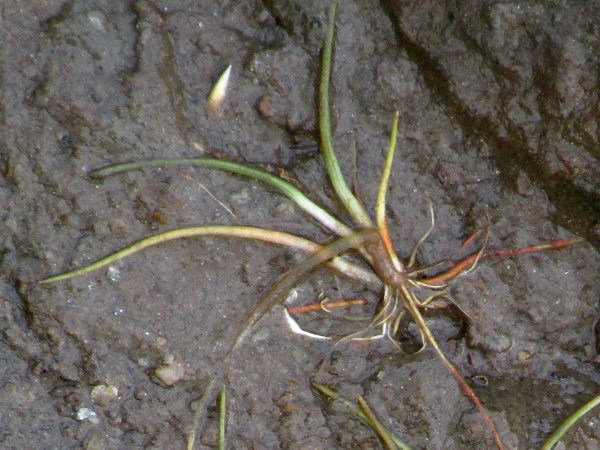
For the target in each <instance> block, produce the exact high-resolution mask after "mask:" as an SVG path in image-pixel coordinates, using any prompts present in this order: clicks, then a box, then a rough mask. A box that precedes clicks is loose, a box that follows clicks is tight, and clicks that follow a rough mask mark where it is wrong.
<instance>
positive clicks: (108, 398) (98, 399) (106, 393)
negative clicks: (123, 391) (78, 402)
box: [92, 384, 119, 406]
mask: <svg viewBox="0 0 600 450" xmlns="http://www.w3.org/2000/svg"><path fill="white" fill-rule="evenodd" d="M118 397H119V390H118V389H117V388H116V387H115V386H113V385H106V384H99V385H98V386H95V387H94V389H92V400H94V403H95V404H96V405H99V406H106V405H108V404H109V403H112V402H114V401H115V400H116V399H117V398H118Z"/></svg>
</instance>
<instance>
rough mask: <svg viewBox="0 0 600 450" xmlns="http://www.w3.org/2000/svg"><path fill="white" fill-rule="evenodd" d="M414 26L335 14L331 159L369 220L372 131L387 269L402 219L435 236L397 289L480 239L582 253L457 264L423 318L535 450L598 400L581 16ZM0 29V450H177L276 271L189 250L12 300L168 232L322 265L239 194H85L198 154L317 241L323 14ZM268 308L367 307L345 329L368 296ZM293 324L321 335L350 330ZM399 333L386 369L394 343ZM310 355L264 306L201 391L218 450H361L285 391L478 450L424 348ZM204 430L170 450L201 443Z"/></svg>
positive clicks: (410, 335) (102, 9)
mask: <svg viewBox="0 0 600 450" xmlns="http://www.w3.org/2000/svg"><path fill="white" fill-rule="evenodd" d="M434 3H435V4H433V3H432V4H427V2H416V1H414V2H410V1H383V2H372V1H356V2H343V4H342V5H340V8H339V12H338V19H337V30H336V41H335V63H334V68H333V75H332V101H333V112H332V119H333V122H334V138H335V147H336V150H337V153H338V155H339V158H340V164H341V166H342V171H343V172H344V174H345V175H346V177H347V180H349V181H352V180H355V181H356V186H355V187H356V189H357V191H358V193H359V195H360V198H361V201H362V202H363V203H364V204H365V206H366V207H367V209H368V210H369V211H371V212H373V213H374V208H375V202H376V196H377V188H378V183H379V178H380V174H381V170H382V168H383V164H384V160H385V154H386V150H387V146H388V139H389V133H390V130H391V123H392V118H393V114H394V111H396V110H398V111H399V115H400V130H399V142H398V149H397V154H396V158H395V163H394V169H393V173H392V178H391V186H390V191H389V197H388V198H389V201H388V220H389V224H390V228H391V233H392V239H393V241H394V245H395V247H396V249H397V252H398V253H399V255H400V256H401V257H402V258H408V257H409V256H410V254H411V252H412V249H413V248H414V246H415V245H416V243H417V242H418V241H419V239H420V237H421V236H422V235H423V234H424V233H425V231H426V230H427V228H428V227H429V220H430V218H429V214H428V211H429V209H428V208H429V207H428V199H429V200H431V202H432V203H433V207H434V211H435V214H436V227H435V229H434V231H433V232H432V234H431V236H430V237H429V239H428V240H427V241H426V242H425V243H424V244H423V245H422V246H421V249H420V252H419V255H418V259H419V262H420V263H421V264H428V263H432V262H435V261H438V260H441V259H446V258H451V257H453V256H454V255H455V254H456V252H457V251H460V249H461V245H462V243H463V242H464V241H465V240H466V239H467V238H468V237H469V236H470V235H471V234H473V233H474V232H476V231H477V230H478V229H481V228H482V227H485V226H486V225H488V224H489V230H490V234H489V239H490V242H489V245H490V246H491V247H495V248H519V247H526V246H529V245H538V244H543V243H545V242H548V241H551V240H555V239H568V238H573V237H580V238H582V243H581V244H578V245H575V246H572V247H569V248H566V249H563V250H561V251H555V252H542V253H537V254H533V255H524V256H520V257H514V258H504V259H500V260H492V259H490V260H486V261H483V262H481V263H480V264H479V265H478V267H477V269H476V270H474V271H473V272H471V273H470V274H468V275H465V276H464V277H461V278H460V279H458V280H457V281H456V282H454V283H453V284H452V286H451V287H450V288H449V291H448V294H449V296H450V297H451V298H452V300H453V301H454V303H455V305H454V306H452V305H450V306H447V307H445V308H441V309H435V310H431V311H429V312H428V313H427V314H426V315H427V323H428V325H429V327H430V328H431V330H432V332H433V334H434V335H435V336H436V338H437V339H438V341H439V342H440V345H441V347H442V348H443V350H444V351H445V352H446V354H447V355H448V356H449V357H450V358H451V359H452V361H453V362H454V363H455V364H456V366H457V367H459V368H460V370H461V371H462V373H463V375H464V376H465V378H466V379H467V381H468V382H469V384H470V385H471V386H472V387H473V388H474V389H475V391H476V392H477V394H478V395H479V396H480V398H481V400H482V402H483V403H484V405H485V407H486V408H487V409H488V411H490V414H491V416H492V418H493V420H494V421H495V423H496V426H497V427H498V429H499V432H500V434H501V436H502V439H503V441H504V443H505V445H506V447H507V448H523V449H526V448H527V449H528V448H536V447H539V446H540V445H541V443H542V442H543V441H544V440H545V439H546V438H547V437H548V436H549V435H550V433H551V432H552V431H553V430H555V429H556V428H557V427H558V426H559V425H560V424H561V423H562V422H563V421H564V420H565V419H566V418H567V417H568V416H569V415H570V414H572V413H573V412H574V411H575V410H576V409H577V408H578V407H580V406H582V405H583V404H584V403H586V402H587V401H589V400H591V399H592V398H593V397H594V396H596V395H597V392H598V386H599V384H600V373H599V372H598V367H599V364H600V359H599V357H598V350H599V348H598V343H597V333H598V332H600V329H599V328H598V326H597V319H598V301H599V299H600V283H599V282H598V273H599V269H600V256H599V254H598V250H599V249H600V222H599V218H600V183H599V180H600V164H599V163H598V158H599V156H600V151H599V150H598V149H599V148H600V146H599V145H598V144H599V142H598V140H599V139H600V132H599V131H598V117H599V114H598V105H599V104H600V103H599V101H598V100H599V99H598V93H599V80H598V55H600V51H599V50H600V49H599V47H600V25H599V24H600V21H599V20H598V19H599V18H600V7H599V6H598V4H596V3H594V2H578V3H573V2H566V1H565V2H563V1H557V2H552V3H548V4H542V3H534V2H526V3H522V2H519V3H516V2H508V3H507V2H485V3H482V2H476V1H466V2H459V3H458V4H457V3H456V2H434ZM0 24H1V26H0V41H1V45H0V49H1V50H0V58H1V61H2V62H1V64H2V66H1V67H2V70H1V71H0V81H1V83H0V86H1V97H0V121H1V123H2V126H1V128H0V175H1V176H0V237H1V241H0V243H1V246H0V255H1V264H0V298H1V301H0V310H1V314H0V329H1V338H0V357H1V358H2V364H0V416H1V417H2V420H1V421H0V446H1V447H2V448H40V449H41V448H44V449H47V448H81V447H83V448H89V449H94V448H185V440H186V438H187V433H188V432H189V427H190V424H191V420H192V419H191V418H192V415H193V401H194V400H195V399H197V398H198V397H199V396H201V394H202V393H203V391H204V389H205V387H206V384H207V381H208V380H209V379H210V377H211V376H212V374H213V372H214V367H216V366H217V363H218V361H219V360H220V359H221V358H222V357H223V355H224V353H225V352H226V350H227V349H228V347H229V345H231V342H232V340H233V339H234V337H235V334H236V333H237V330H238V329H239V327H240V325H241V324H242V322H243V320H244V319H245V317H246V315H247V313H248V311H249V310H250V308H251V307H252V305H253V304H254V302H256V300H257V299H258V298H259V297H260V294H261V293H262V292H264V291H265V290H266V289H267V288H268V287H269V286H271V285H272V283H274V282H275V281H276V280H277V279H278V278H279V277H280V276H281V275H282V274H283V273H284V272H285V271H286V270H288V269H289V268H290V267H292V266H294V265H295V264H297V263H298V262H299V261H301V260H302V259H303V258H304V255H299V254H297V253H295V252H293V251H291V250H289V249H285V248H278V247H275V246H269V245H265V244H260V243H256V242H252V241H235V240H233V239H224V238H202V239H190V240H186V241H178V242H172V243H169V244H166V245H164V246H159V247H156V248H152V249H149V250H146V251H144V252H143V253H140V254H137V255H134V256H132V257H129V258H127V259H125V260H123V261H121V262H119V263H117V264H114V265H112V266H111V267H110V268H108V269H105V270H99V271H98V272H95V273H92V274H89V275H85V276H82V277H79V278H75V279H73V280H70V281H65V282H60V283H56V284H50V285H40V284H38V281H39V280H41V279H42V278H44V277H46V276H50V275H54V274H58V273H61V272H64V271H67V270H70V269H72V268H77V267H82V266H84V265H86V264H89V263H91V262H93V261H95V260H97V259H99V258H100V257H103V256H106V255H108V254H110V253H112V252H114V251H116V250H119V249H121V248H123V247H125V246H126V245H129V244H131V243H133V242H135V241H136V240H138V239H141V238H143V237H146V236H149V235H152V234H156V233H158V232H161V231H167V230H171V229H174V228H178V227H185V226H192V225H208V224H232V225H240V224H248V225H254V226H263V227H268V228H272V229H278V230H284V231H287V232H291V233H294V234H298V235H301V236H304V237H307V238H310V239H314V240H316V241H318V242H328V239H330V237H329V235H328V234H327V233H326V232H325V231H324V230H323V228H321V227H319V226H318V224H315V223H314V222H313V221H312V220H310V219H308V218H306V216H305V215H303V214H302V213H301V212H300V211H299V210H298V209H297V208H296V207H295V205H294V204H293V203H292V202H291V201H290V200H289V199H287V198H285V197H283V196H281V195H280V194H278V193H276V192H274V191H272V190H270V189H269V188H266V187H264V186H263V185H261V184H260V183H258V182H254V181H249V180H247V179H243V178H241V177H236V176H231V175H228V174H225V173H221V172H216V171H210V170H205V169H189V168H181V169H179V170H178V169H162V170H143V171H137V172H130V173H125V174H122V175H116V176H113V177H109V178H107V179H105V180H102V181H98V180H92V179H90V178H89V177H88V173H89V172H90V170H92V169H97V168H100V167H105V166H107V165H111V164H114V163H118V162H129V161H137V160H144V159H152V158H176V157H177V158H178V157H200V156H217V157H224V158H229V159H232V160H237V161H242V162H246V163H250V164H259V165H260V166H261V167H266V168H267V169H268V170H272V171H273V172H274V173H277V174H281V175H283V176H285V177H286V178H287V179H289V180H293V182H294V183H296V184H297V185H298V186H299V187H300V188H301V189H302V190H304V191H305V192H306V193H308V194H309V195H310V196H311V198H313V199H314V200H315V201H316V202H318V203H319V204H321V205H323V206H325V207H327V208H328V209H330V210H331V211H333V212H334V213H336V214H337V215H338V216H340V217H342V216H343V211H341V209H340V207H339V206H338V205H337V203H336V201H335V198H334V195H333V193H332V190H331V186H330V184H329V182H328V181H327V178H326V174H325V172H324V168H323V162H322V160H321V157H320V155H319V153H318V142H319V136H318V125H317V83H318V71H319V67H320V52H321V47H322V42H323V37H324V32H325V30H326V27H327V6H326V5H323V4H322V2H316V1H276V0H275V1H265V2H258V1H242V2H212V1H211V2H209V1H179V0H173V1H168V2H167V1H156V2H151V1H142V0H140V1H131V2H111V1H104V0H96V1H93V2H91V1H86V0H73V1H53V0H49V1H46V2H37V1H27V2H26V1H22V2H18V5H17V4H13V3H10V2H8V3H5V4H3V5H2V6H0ZM229 64H232V66H233V70H232V79H231V85H230V89H229V92H228V96H227V99H226V101H225V103H224V105H223V108H222V110H221V111H220V113H219V114H213V113H212V112H210V111H209V110H207V108H206V96H207V95H208V93H209V92H210V89H211V87H212V86H213V84H214V83H215V81H216V80H217V78H218V76H219V75H220V74H221V73H222V71H223V70H224V69H225V68H226V67H227V66H228V65H229ZM353 148H355V149H356V150H355V152H354V151H353ZM189 177H191V178H192V179H191V180H190V178H189ZM205 188H206V189H205ZM207 190H208V191H210V193H211V194H213V195H214V196H215V197H216V198H217V199H218V201H219V202H221V203H222V204H223V205H225V206H226V207H227V208H229V210H230V211H228V210H227V209H226V208H225V207H224V206H223V205H222V204H220V203H219V202H217V201H215V199H214V198H213V197H212V196H211V195H209V194H208V193H207ZM296 292H297V294H298V295H297V298H296V299H295V300H294V306H297V305H299V304H308V303H313V302H315V301H316V300H317V299H318V298H319V296H323V295H325V296H328V297H330V298H332V299H340V298H341V299H346V298H364V297H366V298H368V299H370V300H371V304H370V305H369V306H366V307H364V308H363V309H360V308H359V309H358V310H357V311H356V312H355V313H356V314H358V315H360V314H363V315H366V314H372V313H373V308H374V307H373V303H374V302H375V300H376V299H377V298H378V295H379V293H378V292H377V291H373V290H370V289H369V288H368V287H365V286H362V285H361V284H359V283H354V282H348V281H347V280H345V279H343V278H341V277H339V276H334V275H333V274H332V273H331V272H330V271H328V270H326V269H319V270H318V271H317V272H316V273H314V274H313V275H312V276H311V277H310V278H309V279H307V280H306V281H305V282H304V283H302V284H301V285H299V286H298V288H297V290H296ZM301 319H302V320H301V322H302V325H303V326H305V327H306V328H307V329H310V330H312V331H315V332H322V333H338V334H341V333H343V332H350V331H351V330H353V329H354V330H355V329H356V327H357V326H358V327H361V326H364V322H363V323H362V325H361V324H356V323H350V324H348V323H344V322H340V321H339V320H334V319H333V318H331V317H329V316H327V315H325V314H318V313H311V314H307V315H306V316H305V317H302V318H301ZM402 333H403V334H402V339H403V341H405V342H406V345H407V349H409V348H411V346H413V347H414V346H415V343H414V335H415V330H414V329H413V328H412V327H411V326H410V324H407V327H406V329H404V330H403V332H402ZM332 346H333V344H332V343H331V342H328V341H317V340H310V339H308V338H306V337H301V336H299V335H295V334H292V333H291V332H290V330H289V328H288V327H287V325H286V324H285V322H284V316H283V313H282V310H281V308H276V309H275V310H274V311H273V312H272V313H271V314H269V315H268V316H267V317H266V318H265V319H264V320H263V321H261V322H260V324H259V325H258V327H257V329H256V330H255V332H254V334H253V336H252V337H251V339H250V342H249V343H248V344H247V345H246V346H245V347H244V348H243V349H242V350H241V351H240V353H239V355H238V356H237V357H236V358H235V360H234V361H233V362H232V364H231V366H230V367H229V368H228V369H227V372H226V375H225V381H226V386H227V390H228V392H229V420H228V438H229V445H230V448H236V449H259V448H260V449H279V448H303V449H333V448H339V449H352V448H355V449H378V448H382V444H381V443H380V442H379V440H378V438H377V437H376V436H375V434H374V433H373V431H372V430H370V429H369V428H368V427H366V426H365V425H363V424H362V423H361V422H360V421H359V420H358V419H357V418H355V417H354V416H353V415H352V413H351V412H349V411H348V410H347V409H345V408H344V407H343V406H342V405H339V404H337V403H334V402H332V401H331V400H330V399H327V398H325V397H324V396H322V395H321V394H319V393H318V392H317V391H315V390H313V389H312V388H311V382H312V381H318V382H319V383H323V384H326V385H328V386H330V387H332V388H333V389H335V390H336V391H338V392H339V393H340V394H342V395H344V396H345V397H346V398H348V399H351V400H354V399H356V396H357V395H358V394H360V395H362V396H363V397H364V398H365V399H366V400H367V401H368V402H369V404H370V405H371V406H372V407H373V409H374V410H375V411H376V413H377V414H378V416H379V418H380V419H381V420H382V422H383V423H384V424H386V425H387V426H389V427H390V428H391V429H392V430H393V431H394V432H395V433H396V434H397V435H398V436H401V437H402V438H403V439H404V440H405V441H406V442H407V443H408V444H409V445H410V446H411V447H413V448H416V449H418V448H430V449H452V448H456V449H459V448H460V449H465V448H489V446H490V445H491V443H490V440H489V435H488V431H487V430H486V428H485V426H484V425H483V422H482V421H481V418H480V417H479V415H478V414H477V412H476V410H474V408H473V406H472V405H471V403H470V402H469V400H468V399H467V398H466V397H465V396H464V395H463V394H462V393H461V391H460V389H459V388H458V387H457V385H456V383H455V381H454V379H453V378H452V376H451V375H450V374H449V373H448V372H447V371H446V369H445V368H444V366H443V365H442V363H441V362H440V361H439V360H438V359H437V357H436V356H435V354H434V353H433V352H432V351H431V350H430V349H426V350H424V351H422V352H420V353H418V354H415V355H410V354H403V353H401V352H399V351H398V350H397V349H396V348H395V347H394V346H393V345H392V344H390V343H389V342H386V341H381V340H380V341H370V342H360V343H354V344H352V343H348V344H343V345H339V346H337V347H335V348H334V349H333V351H332ZM324 358H325V362H324V363H323V364H320V363H321V362H322V361H324ZM216 408H217V406H216V402H212V403H211V405H210V407H209V411H208V412H207V426H206V428H205V429H204V430H203V432H202V433H201V434H200V436H198V438H197V442H196V448H214V447H215V446H216V442H217V434H218V423H217V412H216V411H217V409H216ZM599 414H600V413H599V412H592V413H591V415H590V416H589V417H587V418H586V419H585V420H583V421H581V423H579V424H578V425H577V426H575V428H574V429H573V430H572V431H571V432H570V433H569V434H568V436H567V437H566V438H565V443H566V444H567V447H568V448H584V447H586V446H587V448H593V447H597V446H598V445H599V443H598V441H599V440H600V426H599V424H600V420H599V418H598V417H599V416H598V415H599Z"/></svg>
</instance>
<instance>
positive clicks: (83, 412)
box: [77, 408, 100, 424]
mask: <svg viewBox="0 0 600 450" xmlns="http://www.w3.org/2000/svg"><path fill="white" fill-rule="evenodd" d="M77 420H80V421H82V422H83V421H84V420H89V421H90V422H91V423H94V424H97V423H100V420H99V419H98V415H97V414H96V413H95V412H94V411H92V410H91V409H89V408H79V409H78V410H77Z"/></svg>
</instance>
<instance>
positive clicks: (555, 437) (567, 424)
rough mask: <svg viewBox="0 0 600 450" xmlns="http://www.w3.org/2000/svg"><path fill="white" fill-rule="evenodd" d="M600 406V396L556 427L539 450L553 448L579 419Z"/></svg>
mask: <svg viewBox="0 0 600 450" xmlns="http://www.w3.org/2000/svg"><path fill="white" fill-rule="evenodd" d="M599 404H600V395H599V396H597V397H596V398H594V399H593V400H592V401H590V402H588V403H586V404H585V405H583V406H582V407H581V408H579V409H578V410H577V411H575V413H573V415H571V416H570V417H569V418H568V419H567V420H565V421H564V423H563V424H562V425H561V426H560V427H558V429H557V430H556V431H555V432H554V433H552V435H551V436H550V437H549V438H548V440H547V441H546V442H544V445H542V448H541V450H552V449H553V448H554V446H555V445H556V444H557V443H558V441H560V439H561V438H562V437H563V436H564V435H565V433H566V432H567V431H569V429H570V428H571V427H572V426H573V425H574V424H575V422H577V421H578V420H579V419H581V418H582V417H583V416H584V415H585V414H587V413H588V412H590V411H591V410H592V409H593V408H595V407H596V406H598V405H599Z"/></svg>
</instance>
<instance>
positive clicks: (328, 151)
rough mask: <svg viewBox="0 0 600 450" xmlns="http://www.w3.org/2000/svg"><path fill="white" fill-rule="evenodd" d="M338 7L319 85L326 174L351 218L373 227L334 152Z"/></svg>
mask: <svg viewBox="0 0 600 450" xmlns="http://www.w3.org/2000/svg"><path fill="white" fill-rule="evenodd" d="M336 10H337V1H334V2H333V4H332V5H331V8H330V10H329V30H328V31H327V36H326V38H325V46H324V47H323V62H322V65H321V81H320V84H319V129H320V131H321V151H322V152H323V158H324V159H325V166H326V167H327V173H328V174H329V178H330V179H331V184H332V185H333V188H334V190H335V192H336V194H337V196H338V198H339V199H340V201H341V202H342V204H343V205H344V207H345V208H346V210H347V211H348V214H350V217H352V219H353V220H354V221H355V222H356V224H357V225H359V226H361V227H364V228H371V227H372V226H373V222H372V221H371V219H370V218H369V215H368V214H367V212H366V211H365V209H364V208H363V206H362V205H361V204H360V202H359V201H358V199H357V198H356V197H355V196H354V194H353V193H352V191H351V190H350V188H348V185H347V184H346V182H345V181H344V176H343V175H342V171H341V170H340V165H339V164H338V161H337V158H336V156H335V153H334V151H333V138H332V135H331V117H330V115H329V114H330V110H329V79H330V77H331V55H332V49H333V35H334V30H335V13H336Z"/></svg>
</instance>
